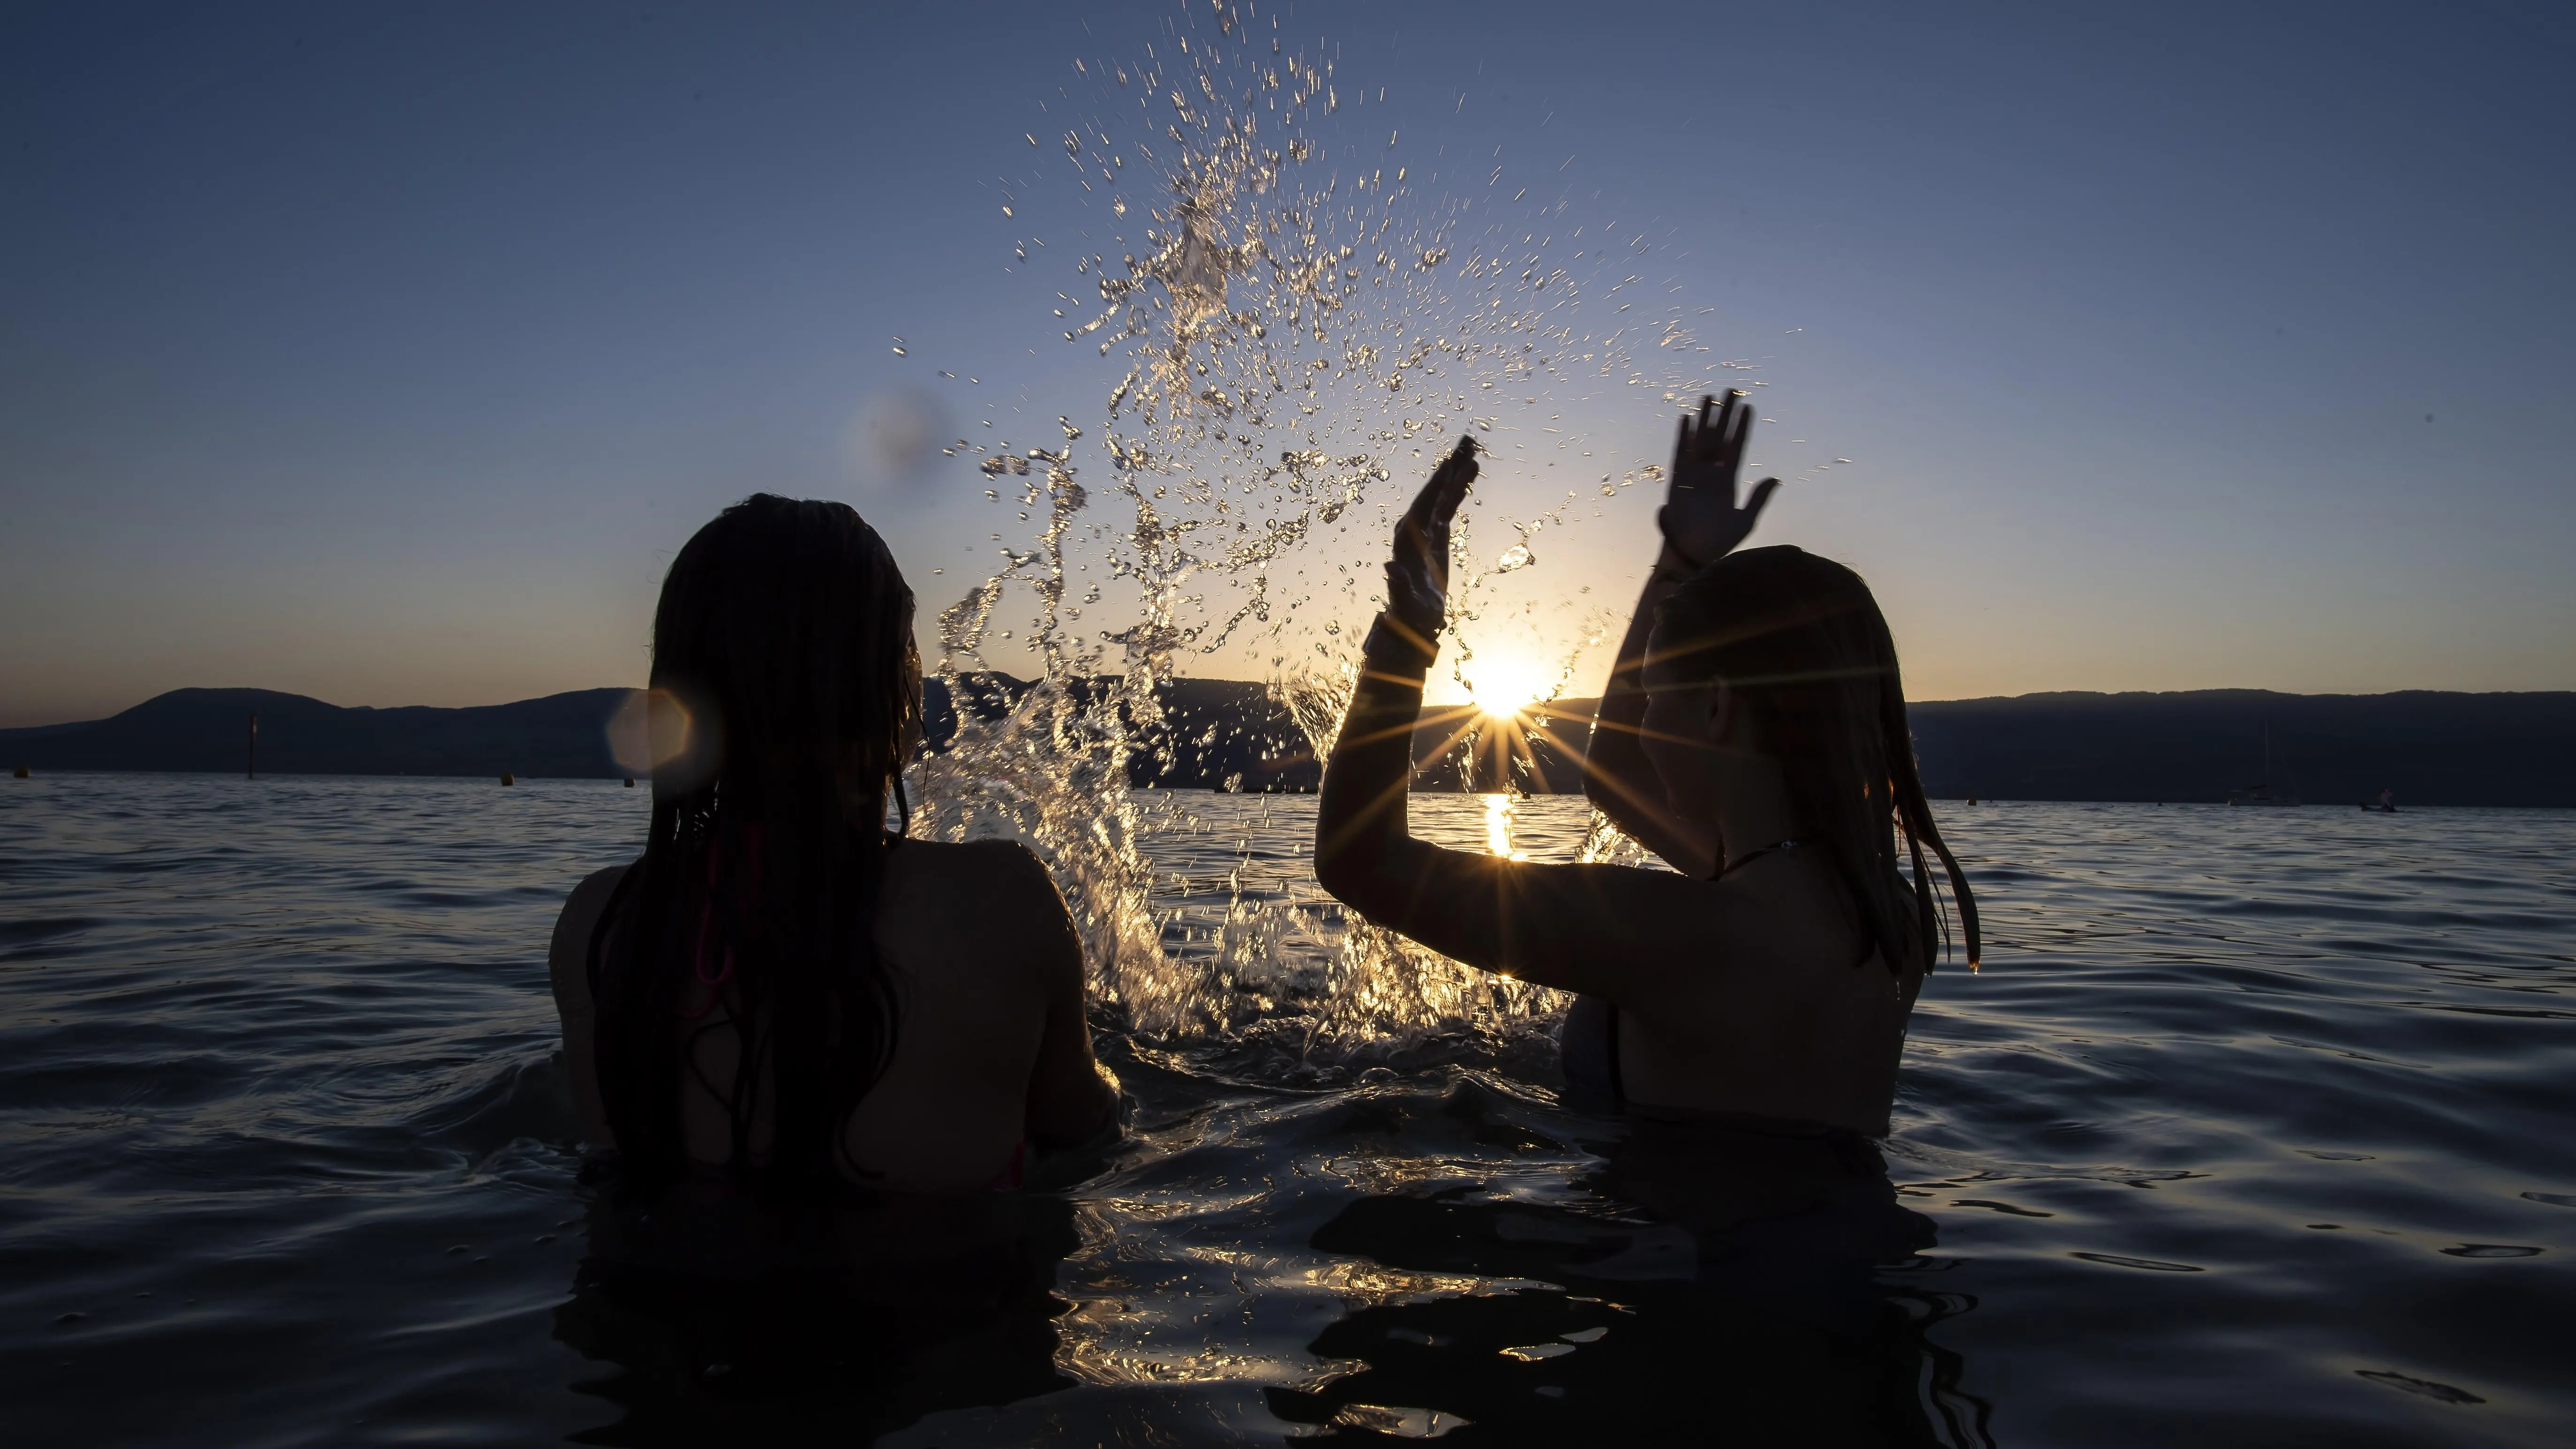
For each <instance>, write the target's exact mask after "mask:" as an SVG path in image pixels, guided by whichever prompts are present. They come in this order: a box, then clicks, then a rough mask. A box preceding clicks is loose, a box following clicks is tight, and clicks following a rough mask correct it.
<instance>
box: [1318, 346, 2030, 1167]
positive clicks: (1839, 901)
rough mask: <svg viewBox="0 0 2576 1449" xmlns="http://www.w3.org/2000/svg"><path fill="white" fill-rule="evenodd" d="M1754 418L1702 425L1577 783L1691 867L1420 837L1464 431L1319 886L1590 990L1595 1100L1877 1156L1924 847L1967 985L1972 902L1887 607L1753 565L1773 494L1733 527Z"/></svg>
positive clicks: (1372, 664)
mask: <svg viewBox="0 0 2576 1449" xmlns="http://www.w3.org/2000/svg"><path fill="white" fill-rule="evenodd" d="M1752 425H1753V409H1752V407H1751V406H1750V405H1749V404H1748V403H1747V402H1746V401H1745V397H1744V394H1742V393H1740V392H1738V393H1730V394H1729V395H1728V397H1727V399H1726V401H1725V402H1724V403H1723V404H1722V405H1721V404H1719V403H1718V402H1717V401H1716V400H1715V399H1708V398H1704V399H1702V400H1701V403H1700V408H1699V413H1698V416H1697V417H1696V418H1692V417H1689V416H1685V417H1684V418H1683V419H1682V423H1681V432H1680V438H1679V441H1678V442H1677V444H1676V446H1675V448H1674V455H1673V474H1672V478H1671V481H1670V491H1669V493H1668V495H1667V501H1666V503H1665V505H1664V507H1663V510H1662V512H1661V513H1659V514H1658V515H1657V517H1658V520H1659V521H1660V523H1661V525H1662V529H1663V534H1664V542H1663V550H1662V553H1661V554H1660V555H1659V556H1658V558H1657V559H1656V563H1655V568H1654V571H1653V572H1652V573H1651V574H1649V575H1648V576H1647V581H1646V587H1645V591H1644V593H1643V594H1641V595H1640V596H1639V597H1638V600H1637V612H1636V617H1635V619H1634V620H1633V622H1632V623H1631V624H1630V625H1629V628H1628V633H1627V637H1626V639H1625V640H1623V641H1622V642H1621V644H1620V647H1619V655H1618V659H1617V661H1616V663H1615V665H1614V666H1613V669H1612V673H1611V676H1610V685H1609V688H1608V689H1607V690H1606V691H1605V692H1604V697H1603V699H1602V702H1601V712H1600V716H1599V719H1598V721H1597V722H1596V724H1595V725H1594V728H1593V732H1592V742H1591V747H1590V750H1589V757H1588V758H1587V760H1586V761H1585V769H1584V773H1585V779H1586V782H1587V793H1588V794H1590V796H1591V798H1592V801H1593V803H1594V804H1595V805H1597V806H1599V807H1600V808H1601V810H1602V811H1603V813H1605V814H1607V815H1608V816H1609V817H1610V818H1611V819H1612V820H1613V821H1615V822H1617V823H1618V825H1619V826H1620V827H1621V828H1622V829H1624V830H1626V831H1627V832H1628V833H1629V834H1630V835H1631V836H1633V837H1635V838H1636V839H1637V840H1638V841H1640V842H1641V843H1643V844H1644V845H1645V846H1646V847H1647V848H1648V849H1650V850H1652V851H1654V852H1655V853H1656V854H1657V855H1659V856H1661V857H1662V858H1663V860H1664V861H1665V862H1666V863H1667V864H1669V865H1671V866H1672V867H1673V870H1672V872H1670V873H1667V872H1664V871H1657V870H1641V869H1634V868H1630V867H1626V866H1614V865H1540V864H1530V863H1526V862H1515V861H1511V860H1508V859H1504V858H1502V857H1500V856H1493V855H1480V854H1472V853H1468V852H1464V851H1453V850H1442V849H1440V848H1438V847H1436V846H1432V845H1427V844H1425V843H1423V842H1422V841H1419V840H1416V839H1414V838H1412V836H1411V835H1410V833H1409V832H1408V831H1407V828H1406V817H1405V795H1406V788H1407V782H1408V778H1409V775H1410V771H1411V766H1412V737H1413V726H1414V721H1415V719H1416V717H1417V715H1418V714H1419V713H1420V710H1421V705H1422V679H1423V675H1424V673H1425V672H1426V671H1427V670H1428V669H1429V668H1430V666H1431V662H1432V660H1433V658H1434V657H1435V656H1436V654H1437V652H1438V645H1437V640H1438V637H1439V633H1440V627H1441V623H1442V620H1443V616H1444V612H1445V609H1446V591H1447V584H1448V558H1449V529H1450V522H1451V519H1452V518H1453V517H1454V516H1455V514H1456V512H1457V508H1458V504H1459V500H1460V499H1462V498H1463V497H1464V496H1465V494H1466V491H1467V486H1468V484H1470V483H1471V482H1473V481H1474V479H1475V477H1476V472H1477V465H1476V459H1475V446H1474V443H1473V442H1472V440H1470V439H1466V438H1461V439H1460V440H1459V442H1458V447H1457V450H1456V451H1455V452H1453V453H1451V454H1450V456H1449V458H1448V459H1447V461H1445V462H1443V463H1442V464H1441V465H1440V467H1439V469H1438V470H1437V471H1435V472H1434V473H1433V474H1432V475H1431V481H1430V482H1429V483H1427V484H1426V485H1424V487H1423V489H1422V492H1421V494H1420V495H1419V496H1418V497H1416V498H1415V499H1414V501H1413V506H1412V507H1411V509H1410V510H1408V511H1407V512H1406V514H1405V516H1404V519H1403V521H1402V522H1401V523H1400V524H1399V525H1398V526H1397V529H1396V538H1395V552H1394V557H1393V558H1392V559H1390V560H1389V562H1388V563H1387V566H1386V571H1387V595H1388V600H1387V610H1386V612H1385V613H1384V614H1383V615H1381V616H1379V619H1378V622H1377V625H1376V627H1375V628H1373V629H1372V630H1371V631H1370V633H1369V636H1368V642H1367V644H1366V646H1365V650H1364V658H1363V663H1362V665H1361V670H1360V678H1359V682H1358V687H1357V689H1356V690H1355V692H1354V693H1353V695H1352V698H1351V707H1350V714H1349V716H1348V718H1347V719H1345V720H1344V722H1343V725H1342V733H1341V737H1340V743H1339V744H1338V745H1337V746H1336V747H1335V749H1334V751H1333V755H1332V759H1331V760H1330V762H1329V763H1328V764H1327V765H1326V768H1325V771H1324V792H1323V802H1322V810H1321V813H1320V815H1319V818H1318V821H1317V825H1316V842H1315V870H1316V875H1317V876H1318V877H1319V878H1320V879H1321V880H1322V882H1323V885H1324V888H1325V889H1326V890H1329V891H1331V892H1332V893H1333V894H1334V895H1335V896H1337V897H1339V898H1340V899H1341V900H1342V901H1343V902H1344V903H1346V904H1348V905H1350V906H1352V907H1353V908H1355V909H1357V910H1358V911H1359V912H1360V913H1361V914H1362V915H1364V916H1366V917H1367V918H1368V919H1369V920H1371V921H1374V922H1376V923H1378V924H1379V925H1382V926H1386V927H1389V928H1391V929H1393V930H1396V931H1400V932H1402V933H1403V934H1405V935H1407V936H1410V937H1412V938H1413V939H1415V940H1417V941H1420V942H1421V943H1422V944H1424V945H1426V946H1429V947H1431V948H1432V949H1434V950H1437V951H1440V952H1443V953H1445V954H1447V955H1450V956H1453V957H1455V958H1457V959H1458V960H1460V961H1463V962H1466V963H1467V964H1468V965H1471V966H1477V967H1481V968H1483V969H1485V970H1488V971H1497V972H1502V973H1504V974H1506V975H1511V976H1517V977H1520V978H1523V979H1525V980H1529V981H1535V982H1538V983H1540V984H1542V985H1546V986H1554V987H1558V988H1561V989H1563V990H1567V991H1572V992H1577V993H1581V999H1580V1000H1579V1001H1578V1003H1577V1005H1576V1007H1575V1009H1574V1010H1573V1011H1572V1012H1570V1013H1569V1014H1568V1017H1567V1020H1566V1024H1565V1029H1564V1030H1565V1035H1564V1044H1563V1050H1564V1053H1565V1060H1566V1067H1567V1075H1568V1078H1569V1081H1570V1082H1571V1083H1573V1084H1574V1085H1576V1086H1578V1087H1589V1088H1592V1089H1595V1090H1596V1091H1598V1092H1600V1093H1604V1094H1606V1095H1608V1096H1609V1097H1610V1098H1612V1099H1614V1100H1617V1101H1620V1102H1622V1103H1623V1104H1625V1105H1626V1106H1627V1107H1629V1108H1630V1109H1631V1110H1634V1111H1638V1112H1642V1113H1646V1114H1650V1115H1653V1114H1666V1115H1681V1116H1706V1115H1710V1114H1715V1115H1718V1116H1721V1117H1729V1118H1739V1119H1750V1120H1755V1121H1760V1122H1767V1123H1784V1124H1803V1125H1804V1126H1807V1127H1813V1128H1828V1129H1839V1130H1843V1131H1848V1132H1855V1133H1860V1134H1864V1135H1868V1136H1878V1135H1883V1134H1884V1133H1885V1132H1886V1131H1887V1124H1888V1109H1889V1107H1890V1105H1891V1103H1892V1102H1893V1100H1894V1096H1895V1091H1896V1068H1897V1058H1898V1056H1899V1054H1900V1053H1901V1052H1902V1050H1903V1048H1904V1042H1905V1025H1906V1018H1907V1016H1908V1014H1909V1013H1910V1012H1911V1011H1912V1010H1913V1006H1914V998H1915V993H1916V992H1917V991H1918V990H1919V989H1920V988H1921V986H1922V982H1923V976H1924V973H1925V972H1927V971H1929V970H1930V969H1931V968H1932V961H1933V957H1934V954H1935V953H1936V951H1937V950H1938V948H1939V946H1940V943H1941V934H1942V933H1941V928H1940V925H1939V923H1938V919H1937V917H1936V914H1935V907H1934V901H1933V884H1932V881H1931V878H1930V875H1929V873H1928V871H1927V869H1926V864H1925V860H1924V850H1925V848H1926V847H1929V848H1930V849H1931V850H1932V851H1933V852H1935V853H1936V854H1938V855H1939V857H1940V859H1941V862H1942V864H1943V865H1944V866H1945V867H1946V868H1947V871H1948V875H1949V881H1950V889H1951V893H1952V895H1953V897H1954V898H1955V899H1956V901H1957V902H1958V912H1959V924H1960V929H1961V934H1962V935H1963V936H1964V937H1965V940H1966V946H1967V955H1968V962H1969V964H1970V966H1971V967H1973V966H1974V965H1975V964H1976V962H1977V959H1978V953H1979V945H1978V939H1977V915H1976V905H1975V901H1974V899H1973V898H1972V897H1971V896H1970V895H1969V892H1968V885H1967V881H1966V879H1965V878H1964V877H1963V876H1962V875H1961V874H1960V871H1959V867H1958V863H1957V861H1956V860H1954V859H1953V858H1952V857H1951V854H1950V850H1949V847H1948V846H1946V845H1944V844H1943V843H1942V841H1941V837H1940V833H1939V832H1938V830H1937V829H1935V827H1934V825H1933V823H1932V813H1931V810H1930V808H1929V807H1928V806H1927V805H1926V804H1925V802H1924V799H1923V787H1922V784H1921V782H1920V781H1919V780H1918V779H1917V778H1916V776H1915V768H1914V750H1913V742H1912V738H1911V736H1910V735H1909V734H1908V732H1907V730H1906V724H1905V697H1904V693H1903V690H1902V689H1901V687H1900V685H1899V683H1898V677H1897V669H1896V648H1895V644H1894V643H1893V641H1892V640H1891V639H1890V637H1889V635H1888V631H1887V624H1886V621H1885V620H1884V619H1882V618H1881V617H1880V615H1879V612H1878V605H1877V603H1876V602H1875V601H1874V600H1873V599H1872V598H1871V597H1870V593H1869V589H1868V588H1867V586H1865V585H1864V584H1862V582H1861V581H1860V577H1859V575H1857V574H1854V573H1853V572H1852V571H1851V570H1849V569H1847V568H1844V567H1843V566H1841V565H1840V564H1836V563H1832V562H1829V561H1827V560H1825V559H1821V558H1817V557H1815V556H1814V555H1812V554H1807V553H1802V552H1800V551H1799V550H1797V549H1795V548H1785V547H1782V548H1762V549H1753V550H1750V551H1747V552H1743V553H1736V552H1733V550H1734V548H1735V546H1736V545H1737V544H1739V543H1741V542H1742V541H1743V540H1744V537H1745V535H1746V534H1748V533H1750V532H1752V530H1753V523H1754V520H1755V518H1756V517H1757V516H1758V515H1759V514H1760V512H1761V510H1762V506H1763V504H1764V503H1765V502H1766V501H1767V500H1768V499H1769V497H1770V495H1771V491H1772V490H1773V489H1774V488H1775V487H1777V486H1778V480H1777V479H1765V480H1763V482H1762V483H1761V485H1760V486H1758V487H1757V488H1755V489H1754V491H1753V494H1752V497H1751V499H1750V500H1749V501H1748V502H1747V503H1746V504H1745V505H1744V506H1742V507H1738V506H1737V505H1736V501H1735V475H1736V469H1737V465H1738V463H1739V460H1741V458H1742V457H1743V453H1744V443H1745V440H1746V438H1747V437H1748V436H1749V435H1750V433H1751V431H1752ZM1899 835H1902V836H1903V838H1904V842H1905V853H1904V856H1903V857H1900V854H1899V852H1898V848H1897V839H1898V836H1899ZM1909 861H1910V864H1911V867H1912V870H1911V875H1910V878H1909V876H1908V874H1907V873H1906V872H1905V871H1904V870H1902V869H1900V865H1901V863H1904V862H1909Z"/></svg>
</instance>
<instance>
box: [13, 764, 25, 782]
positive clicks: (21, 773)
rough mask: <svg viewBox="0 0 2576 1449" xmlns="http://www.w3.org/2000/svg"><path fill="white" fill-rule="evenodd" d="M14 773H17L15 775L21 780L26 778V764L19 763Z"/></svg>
mask: <svg viewBox="0 0 2576 1449" xmlns="http://www.w3.org/2000/svg"><path fill="white" fill-rule="evenodd" d="M16 774H17V776H18V778H19V779H21V780H23V779H26V778H27V767H26V766H24V765H20V766H19V767H18V769H17V771H16Z"/></svg>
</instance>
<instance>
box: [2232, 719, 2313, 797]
mask: <svg viewBox="0 0 2576 1449" xmlns="http://www.w3.org/2000/svg"><path fill="white" fill-rule="evenodd" d="M2227 803H2228V804H2230V805H2296V804H2298V803H2299V792H2298V791H2296V790H2275V789H2273V788H2272V722H2271V721H2270V720H2268V719H2267V720H2265V721H2263V783H2262V784H2260V785H2250V786H2247V787H2246V788H2245V789H2242V790H2230V791H2228V792H2227Z"/></svg>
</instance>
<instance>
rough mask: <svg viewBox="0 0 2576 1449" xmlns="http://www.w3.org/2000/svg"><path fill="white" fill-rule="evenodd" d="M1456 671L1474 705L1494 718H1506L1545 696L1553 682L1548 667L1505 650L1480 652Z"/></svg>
mask: <svg viewBox="0 0 2576 1449" xmlns="http://www.w3.org/2000/svg"><path fill="white" fill-rule="evenodd" d="M1459 673H1460V674H1461V675H1462V676H1464V681H1463V682H1464V683H1465V684H1466V686H1467V696H1468V698H1470V699H1472V700H1474V701H1475V703H1476V708H1478V709H1480V710H1482V711H1484V712H1485V713H1486V714H1488V715H1490V716H1492V717H1494V718H1496V719H1507V718H1509V717H1510V716H1512V715H1515V714H1518V713H1520V712H1521V711H1522V710H1525V709H1527V708H1529V707H1530V706H1531V705H1533V704H1536V703H1538V702H1539V701H1540V700H1542V699H1545V698H1546V697H1547V696H1548V695H1549V694H1550V693H1552V692H1553V689H1554V686H1555V683H1556V680H1555V677H1554V676H1553V675H1552V674H1551V673H1550V672H1549V671H1548V670H1546V669H1544V668H1542V667H1540V666H1539V665H1537V664H1534V663H1532V662H1530V661H1529V660H1527V659H1524V658H1520V657H1517V656H1514V655H1508V654H1498V655H1494V656H1492V657H1487V656H1485V655H1481V654H1480V655H1478V656H1477V657H1476V658H1475V659H1474V660H1473V661H1471V662H1469V663H1468V664H1467V665H1466V666H1465V667H1464V668H1462V669H1461V670H1460V671H1459Z"/></svg>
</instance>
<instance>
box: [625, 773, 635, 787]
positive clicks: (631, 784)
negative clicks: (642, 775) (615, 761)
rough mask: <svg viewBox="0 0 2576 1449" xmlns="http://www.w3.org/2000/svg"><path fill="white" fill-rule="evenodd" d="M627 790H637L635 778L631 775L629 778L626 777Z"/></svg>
mask: <svg viewBox="0 0 2576 1449" xmlns="http://www.w3.org/2000/svg"><path fill="white" fill-rule="evenodd" d="M626 788H627V789H629V790H632V789H634V788H635V777H634V776H633V775H629V776H627V777H626Z"/></svg>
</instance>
